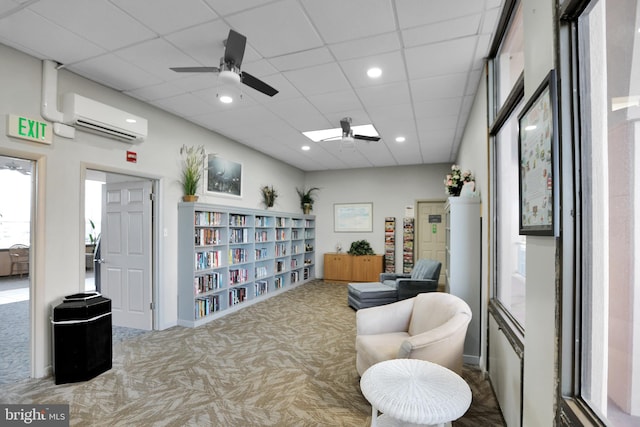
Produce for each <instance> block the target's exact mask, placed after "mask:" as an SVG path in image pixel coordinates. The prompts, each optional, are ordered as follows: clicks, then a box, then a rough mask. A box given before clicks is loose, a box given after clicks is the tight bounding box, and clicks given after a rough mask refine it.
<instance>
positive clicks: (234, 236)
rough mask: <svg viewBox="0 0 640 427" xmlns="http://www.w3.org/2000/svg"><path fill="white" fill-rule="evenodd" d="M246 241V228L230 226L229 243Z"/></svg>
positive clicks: (247, 230)
mask: <svg viewBox="0 0 640 427" xmlns="http://www.w3.org/2000/svg"><path fill="white" fill-rule="evenodd" d="M248 241H249V229H248V228H232V229H231V230H229V243H246V242H248Z"/></svg>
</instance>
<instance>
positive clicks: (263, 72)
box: [242, 59, 278, 79]
mask: <svg viewBox="0 0 640 427" xmlns="http://www.w3.org/2000/svg"><path fill="white" fill-rule="evenodd" d="M242 69H243V70H244V71H246V72H248V73H249V74H251V75H252V76H254V77H259V78H260V79H262V78H263V77H266V76H271V75H274V74H276V73H277V72H278V70H276V69H275V68H274V66H273V65H271V64H270V63H269V61H267V60H266V59H261V60H259V61H245V62H243V63H242Z"/></svg>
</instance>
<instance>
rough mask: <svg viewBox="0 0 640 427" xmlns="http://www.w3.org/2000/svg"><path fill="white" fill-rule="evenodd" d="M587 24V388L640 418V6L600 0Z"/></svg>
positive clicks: (615, 417)
mask: <svg viewBox="0 0 640 427" xmlns="http://www.w3.org/2000/svg"><path fill="white" fill-rule="evenodd" d="M578 29H579V34H580V35H579V49H580V53H581V57H580V60H581V73H580V76H581V81H580V92H581V94H583V96H581V97H580V99H581V102H582V105H581V112H582V117H581V123H582V129H581V135H582V140H581V144H582V152H583V153H584V157H583V159H582V164H583V170H584V171H585V173H584V174H583V181H582V183H581V185H582V192H583V202H582V203H583V206H582V210H583V212H584V215H583V218H584V222H583V224H582V235H583V236H584V239H583V248H584V249H583V254H582V258H583V263H582V265H581V268H582V273H583V274H582V277H583V278H584V280H583V283H582V292H583V300H584V304H583V318H582V319H581V321H582V328H581V330H582V331H583V336H582V341H581V342H582V347H581V349H580V359H581V362H582V365H581V366H582V370H581V383H580V385H581V391H580V392H581V396H582V398H583V399H584V400H585V401H586V402H587V403H588V404H589V406H590V407H591V408H592V409H593V410H594V411H595V412H596V413H597V414H598V415H599V416H600V417H601V418H602V419H603V420H606V423H607V425H611V426H626V425H640V286H639V283H640V268H639V267H638V262H637V259H639V258H640V217H639V215H638V213H637V212H636V211H635V209H636V207H638V206H639V204H640V150H639V149H638V147H640V107H639V105H640V33H639V29H640V5H639V4H638V1H637V0H620V1H616V2H607V1H604V0H600V1H593V2H592V4H591V5H590V7H589V8H588V9H587V10H586V11H585V13H584V14H583V15H582V16H581V18H580V19H579V26H578ZM603 344H604V345H603Z"/></svg>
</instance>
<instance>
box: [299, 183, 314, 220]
mask: <svg viewBox="0 0 640 427" xmlns="http://www.w3.org/2000/svg"><path fill="white" fill-rule="evenodd" d="M318 190H320V189H319V188H318V187H311V188H310V189H308V190H305V189H304V188H296V191H297V192H298V196H300V209H302V212H304V214H305V215H308V214H309V212H311V211H312V210H313V203H314V202H315V199H314V197H313V192H314V191H318Z"/></svg>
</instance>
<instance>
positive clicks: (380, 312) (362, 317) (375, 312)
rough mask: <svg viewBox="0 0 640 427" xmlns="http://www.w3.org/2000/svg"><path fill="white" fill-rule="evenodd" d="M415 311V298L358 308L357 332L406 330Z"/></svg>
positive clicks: (378, 332) (371, 333)
mask: <svg viewBox="0 0 640 427" xmlns="http://www.w3.org/2000/svg"><path fill="white" fill-rule="evenodd" d="M412 312H413V300H411V299H408V300H404V301H399V302H394V303H392V304H386V305H380V306H377V307H370V308H364V309H361V310H358V311H357V312H356V334H357V335H377V334H386V333H389V332H406V331H408V330H409V321H410V320H411V313H412Z"/></svg>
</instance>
